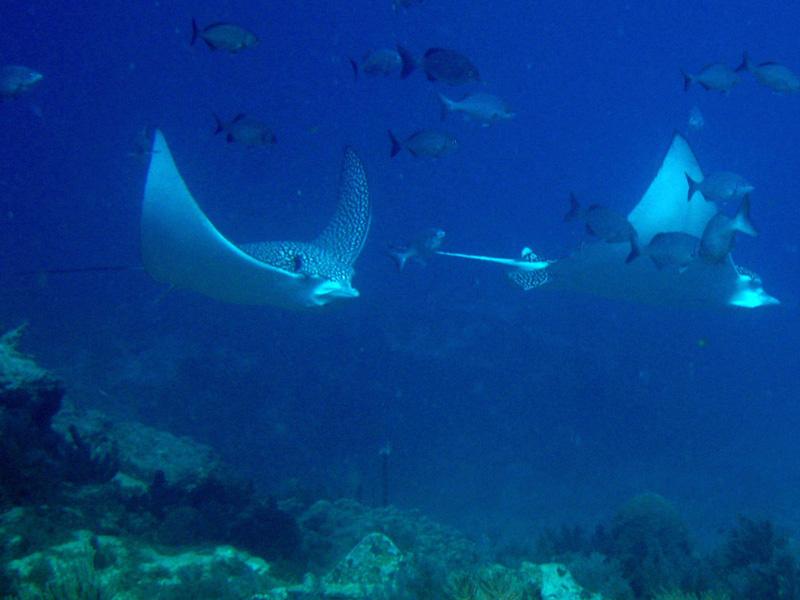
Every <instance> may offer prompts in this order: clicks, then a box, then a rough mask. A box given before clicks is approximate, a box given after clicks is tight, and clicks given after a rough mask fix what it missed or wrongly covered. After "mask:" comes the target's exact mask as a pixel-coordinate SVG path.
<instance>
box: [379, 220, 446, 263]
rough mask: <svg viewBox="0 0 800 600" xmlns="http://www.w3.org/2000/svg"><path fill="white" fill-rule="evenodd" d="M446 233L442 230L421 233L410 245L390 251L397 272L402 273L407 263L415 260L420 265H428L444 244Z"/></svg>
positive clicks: (429, 230) (394, 247) (432, 229)
mask: <svg viewBox="0 0 800 600" xmlns="http://www.w3.org/2000/svg"><path fill="white" fill-rule="evenodd" d="M444 236H445V233H444V231H442V230H441V229H437V228H431V229H426V230H425V231H423V232H422V233H420V234H419V235H418V236H417V238H416V239H415V240H414V241H413V242H411V243H410V244H407V245H404V246H392V247H391V248H390V249H389V256H391V257H392V258H393V259H394V261H395V263H397V270H398V271H402V270H403V267H404V266H405V265H406V262H408V261H409V260H415V261H416V262H418V263H421V264H423V265H424V264H426V262H425V261H426V260H427V259H428V258H430V257H431V256H433V255H434V254H435V253H436V251H437V250H438V249H439V248H441V247H442V244H443V243H444Z"/></svg>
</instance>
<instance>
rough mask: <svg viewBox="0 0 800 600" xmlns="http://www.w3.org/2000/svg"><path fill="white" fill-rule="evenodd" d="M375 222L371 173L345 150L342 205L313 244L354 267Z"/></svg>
mask: <svg viewBox="0 0 800 600" xmlns="http://www.w3.org/2000/svg"><path fill="white" fill-rule="evenodd" d="M371 219H372V214H371V209H370V203H369V188H368V187H367V174H366V172H365V171H364V165H363V164H362V163H361V160H360V159H359V158H358V155H357V154H356V152H355V150H353V149H352V148H349V147H348V148H345V150H344V158H343V159H342V171H341V175H340V181H339V202H338V204H337V206H336V212H334V214H333V218H332V219H331V221H330V223H329V224H328V226H327V227H326V228H325V230H324V231H323V232H322V233H321V234H320V235H319V237H318V238H317V239H316V240H314V241H313V242H312V243H313V244H314V245H315V246H319V247H320V248H322V249H323V250H325V251H326V252H327V253H328V254H329V255H331V256H332V257H334V258H335V259H336V260H338V261H340V262H341V263H342V264H344V265H352V264H353V263H354V262H355V261H356V259H357V258H358V255H359V254H360V253H361V250H362V249H363V248H364V243H365V242H366V240H367V233H368V232H369V226H370V221H371Z"/></svg>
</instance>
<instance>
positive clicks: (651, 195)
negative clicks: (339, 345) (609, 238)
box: [438, 134, 779, 308]
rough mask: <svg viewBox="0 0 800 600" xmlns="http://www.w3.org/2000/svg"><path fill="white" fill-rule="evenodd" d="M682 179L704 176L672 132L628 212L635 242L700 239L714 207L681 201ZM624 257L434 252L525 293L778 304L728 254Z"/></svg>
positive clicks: (594, 251) (593, 250)
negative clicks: (501, 268) (672, 265)
mask: <svg viewBox="0 0 800 600" xmlns="http://www.w3.org/2000/svg"><path fill="white" fill-rule="evenodd" d="M687 175H689V176H690V177H691V178H692V179H694V180H696V181H700V180H702V179H703V173H702V171H701V170H700V166H699V165H698V163H697V159H696V158H695V156H694V153H693V152H692V149H691V148H690V147H689V144H688V143H687V141H686V140H685V139H684V138H683V137H682V136H681V135H678V134H676V135H675V137H674V138H673V140H672V143H671V144H670V147H669V150H668V151H667V154H666V156H665V157H664V160H663V162H662V163H661V167H660V168H659V170H658V174H657V175H656V177H655V179H653V181H652V182H651V183H650V186H649V187H648V188H647V191H646V192H645V194H644V196H642V198H641V200H640V201H639V203H638V204H637V205H636V206H635V207H634V208H633V210H632V211H631V212H630V213H629V214H628V221H630V223H631V225H633V227H634V228H635V229H636V232H637V234H638V238H639V240H640V241H641V243H642V245H646V244H647V243H648V242H649V241H650V240H651V239H652V238H653V236H655V235H656V234H658V233H662V232H683V233H687V234H690V235H693V236H695V237H697V238H700V237H702V235H703V231H704V229H705V226H706V224H707V223H708V221H709V220H710V219H711V218H712V217H713V216H714V215H715V214H716V213H717V207H716V205H715V204H714V203H713V202H707V201H705V200H704V199H702V198H700V197H699V196H698V197H696V198H695V199H694V200H692V201H691V202H687V201H686V194H687V190H688V184H687V179H686V176H687ZM627 252H628V249H627V247H625V246H624V245H619V244H608V243H605V242H593V243H588V244H584V245H583V246H582V247H581V248H579V249H578V250H576V251H575V252H573V253H572V254H571V255H569V256H567V257H564V258H561V259H558V260H544V259H542V258H540V257H538V256H537V255H536V254H535V253H534V252H533V251H531V250H530V249H528V248H526V249H525V250H523V252H522V256H521V257H520V258H519V259H513V258H497V257H493V256H481V255H473V254H462V253H452V252H442V251H440V252H439V253H438V254H442V255H446V256H454V257H458V258H466V259H471V260H479V261H485V262H491V263H499V264H502V265H507V266H510V267H512V268H513V270H512V271H511V272H510V273H509V275H510V277H511V279H512V280H513V281H514V282H515V283H517V284H518V285H520V286H521V287H522V288H523V289H526V290H527V289H533V288H540V289H555V290H572V291H578V292H585V293H589V294H594V295H597V296H602V297H606V298H612V299H623V300H632V301H636V302H642V303H647V304H662V305H670V306H681V307H722V306H739V307H744V308H755V307H758V306H767V305H772V304H778V303H779V302H778V300H777V299H775V298H773V297H772V296H770V295H769V294H768V293H766V292H765V291H764V288H763V287H762V283H761V279H760V277H758V276H757V275H756V274H755V273H753V272H751V271H749V270H747V269H744V268H742V267H740V266H738V265H736V264H735V263H734V262H733V258H732V257H731V256H730V255H728V257H727V258H726V259H725V260H724V261H722V262H720V263H709V262H706V261H703V260H696V261H693V262H692V263H691V264H690V265H688V266H687V267H686V268H685V269H681V270H671V269H658V268H657V267H656V266H655V265H653V264H652V263H651V261H644V260H640V261H635V262H632V263H630V264H626V262H625V257H626V254H627Z"/></svg>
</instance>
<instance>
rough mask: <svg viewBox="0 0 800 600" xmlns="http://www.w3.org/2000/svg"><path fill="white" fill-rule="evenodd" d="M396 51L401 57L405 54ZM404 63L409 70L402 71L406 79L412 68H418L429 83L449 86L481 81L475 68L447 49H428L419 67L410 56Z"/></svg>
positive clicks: (462, 57)
mask: <svg viewBox="0 0 800 600" xmlns="http://www.w3.org/2000/svg"><path fill="white" fill-rule="evenodd" d="M397 50H398V52H400V54H401V55H402V54H403V52H406V53H407V51H406V50H404V49H403V48H400V47H398V48H397ZM405 62H407V64H408V65H409V68H404V69H403V72H402V73H401V76H402V77H408V75H410V74H411V72H412V71H413V70H414V69H413V67H414V66H420V67H422V70H423V71H425V75H426V76H427V78H428V79H429V80H430V81H443V82H444V83H447V84H450V85H462V84H465V83H470V82H471V81H480V80H481V76H480V74H479V73H478V69H477V67H475V65H473V64H472V62H470V60H469V59H468V58H467V57H466V56H464V55H463V54H461V53H460V52H456V51H455V50H448V49H447V48H430V49H429V50H428V51H427V52H425V55H424V56H423V57H422V60H421V61H419V65H417V64H416V62H415V61H414V60H413V58H411V57H410V55H409V59H407V60H406V61H405Z"/></svg>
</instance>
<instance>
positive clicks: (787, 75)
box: [736, 52, 800, 93]
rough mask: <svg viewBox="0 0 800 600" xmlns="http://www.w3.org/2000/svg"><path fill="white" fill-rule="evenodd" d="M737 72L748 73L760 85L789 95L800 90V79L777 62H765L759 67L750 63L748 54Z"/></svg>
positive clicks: (743, 58)
mask: <svg viewBox="0 0 800 600" xmlns="http://www.w3.org/2000/svg"><path fill="white" fill-rule="evenodd" d="M736 71H748V72H749V73H751V74H752V75H753V76H754V77H755V78H756V79H757V80H758V82H759V83H761V84H762V85H765V86H767V87H768V88H770V89H772V90H775V91H776V92H781V93H788V92H797V91H798V90H800V77H798V76H797V75H795V73H794V72H793V71H792V70H791V69H790V68H789V67H786V66H784V65H782V64H779V63H776V62H764V63H761V64H758V65H755V64H753V63H752V62H751V61H750V57H749V56H748V54H747V52H745V53H744V56H743V57H742V64H741V65H739V67H738V68H737V69H736Z"/></svg>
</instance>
